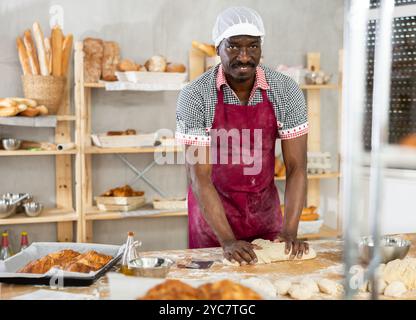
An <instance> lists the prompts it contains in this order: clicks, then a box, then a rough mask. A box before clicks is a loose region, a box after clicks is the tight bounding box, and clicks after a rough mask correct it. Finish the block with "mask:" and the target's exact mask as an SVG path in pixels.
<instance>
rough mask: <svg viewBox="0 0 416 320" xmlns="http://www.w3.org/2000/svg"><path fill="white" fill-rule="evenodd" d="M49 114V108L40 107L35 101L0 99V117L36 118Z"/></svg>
mask: <svg viewBox="0 0 416 320" xmlns="http://www.w3.org/2000/svg"><path fill="white" fill-rule="evenodd" d="M47 114H48V108H46V107H45V106H38V104H37V102H36V101H35V100H33V99H25V98H15V97H13V98H0V117H14V116H17V115H19V116H25V117H36V116H38V115H40V116H44V115H47Z"/></svg>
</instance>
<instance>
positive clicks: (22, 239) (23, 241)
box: [20, 231, 29, 251]
mask: <svg viewBox="0 0 416 320" xmlns="http://www.w3.org/2000/svg"><path fill="white" fill-rule="evenodd" d="M28 246H29V239H28V237H27V232H26V231H23V232H22V233H21V234H20V251H23V250H25V249H26V248H27V247H28Z"/></svg>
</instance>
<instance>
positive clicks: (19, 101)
mask: <svg viewBox="0 0 416 320" xmlns="http://www.w3.org/2000/svg"><path fill="white" fill-rule="evenodd" d="M8 99H10V100H13V101H14V102H16V103H17V104H22V103H23V104H25V105H27V106H28V107H36V106H37V105H38V103H37V102H36V100H33V99H27V98H17V97H12V98H8Z"/></svg>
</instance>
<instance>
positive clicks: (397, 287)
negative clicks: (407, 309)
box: [384, 281, 407, 298]
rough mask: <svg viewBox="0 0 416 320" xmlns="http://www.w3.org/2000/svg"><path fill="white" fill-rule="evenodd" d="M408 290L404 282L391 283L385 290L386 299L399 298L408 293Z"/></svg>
mask: <svg viewBox="0 0 416 320" xmlns="http://www.w3.org/2000/svg"><path fill="white" fill-rule="evenodd" d="M406 291H407V289H406V286H405V285H404V283H403V282H400V281H393V282H392V283H390V284H389V285H388V286H387V287H386V289H385V290H384V295H385V296H386V297H393V298H398V297H400V296H401V295H402V294H403V293H406Z"/></svg>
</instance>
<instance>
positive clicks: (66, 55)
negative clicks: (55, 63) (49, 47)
mask: <svg viewBox="0 0 416 320" xmlns="http://www.w3.org/2000/svg"><path fill="white" fill-rule="evenodd" d="M73 41H74V36H73V35H72V34H69V35H67V36H66V37H65V39H64V42H63V44H62V50H63V52H62V75H63V76H65V77H66V76H67V75H68V69H69V62H70V60H71V53H72V43H73Z"/></svg>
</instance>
